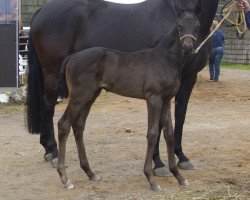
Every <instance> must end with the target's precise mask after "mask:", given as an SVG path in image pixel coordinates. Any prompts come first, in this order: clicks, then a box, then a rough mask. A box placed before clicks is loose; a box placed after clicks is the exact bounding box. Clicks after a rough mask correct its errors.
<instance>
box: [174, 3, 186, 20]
mask: <svg viewBox="0 0 250 200" xmlns="http://www.w3.org/2000/svg"><path fill="white" fill-rule="evenodd" d="M173 2H174V8H175V10H176V11H177V13H178V16H180V15H181V14H182V13H183V12H184V10H183V8H182V7H181V6H180V4H179V3H178V0H173Z"/></svg>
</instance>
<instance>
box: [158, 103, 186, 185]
mask: <svg viewBox="0 0 250 200" xmlns="http://www.w3.org/2000/svg"><path fill="white" fill-rule="evenodd" d="M161 123H162V124H163V133H164V138H165V140H166V143H167V149H168V164H169V170H170V172H171V173H172V174H173V175H174V176H175V178H176V179H177V180H178V182H179V184H180V186H188V185H189V183H188V181H186V180H185V179H184V178H183V177H182V175H181V174H180V172H179V170H178V167H177V165H176V161H175V155H174V140H175V138H174V130H173V125H172V119H171V106H170V102H168V103H166V104H165V105H164V107H163V109H162V115H161Z"/></svg>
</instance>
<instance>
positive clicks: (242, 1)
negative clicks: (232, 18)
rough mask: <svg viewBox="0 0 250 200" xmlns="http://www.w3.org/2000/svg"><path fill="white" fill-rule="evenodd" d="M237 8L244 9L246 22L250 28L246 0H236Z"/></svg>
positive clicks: (249, 16) (248, 9) (249, 13)
mask: <svg viewBox="0 0 250 200" xmlns="http://www.w3.org/2000/svg"><path fill="white" fill-rule="evenodd" d="M237 9H238V10H239V11H244V13H245V17H246V24H247V27H248V29H250V5H249V2H248V1H247V0H238V3H237Z"/></svg>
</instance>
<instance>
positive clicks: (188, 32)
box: [174, 0, 202, 56]
mask: <svg viewBox="0 0 250 200" xmlns="http://www.w3.org/2000/svg"><path fill="white" fill-rule="evenodd" d="M184 2H185V1H184ZM201 2H202V0H196V1H190V0H189V3H188V4H185V3H183V1H182V3H180V0H174V5H175V9H176V11H177V13H178V22H177V23H178V29H179V37H180V42H181V46H182V53H183V55H185V56H188V55H191V54H192V52H193V50H194V46H195V42H196V40H197V36H198V33H199V30H200V21H199V18H198V16H199V14H200V12H201V10H202V3H201ZM182 4H184V6H183V5H182Z"/></svg>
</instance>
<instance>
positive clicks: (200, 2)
mask: <svg viewBox="0 0 250 200" xmlns="http://www.w3.org/2000/svg"><path fill="white" fill-rule="evenodd" d="M202 9H203V0H198V2H197V6H196V9H195V12H196V13H197V15H199V14H200V13H201V12H202Z"/></svg>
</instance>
